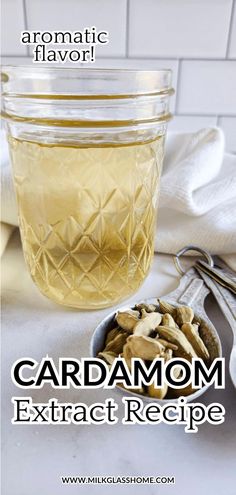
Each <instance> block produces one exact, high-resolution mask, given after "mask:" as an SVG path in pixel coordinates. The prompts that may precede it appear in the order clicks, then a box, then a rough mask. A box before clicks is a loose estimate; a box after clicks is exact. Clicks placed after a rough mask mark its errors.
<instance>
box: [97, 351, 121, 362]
mask: <svg viewBox="0 0 236 495" xmlns="http://www.w3.org/2000/svg"><path fill="white" fill-rule="evenodd" d="M98 357H99V358H100V359H103V360H104V361H106V363H107V364H109V365H112V363H113V361H114V359H116V358H117V355H116V354H115V353H114V352H105V351H103V352H99V353H98Z"/></svg>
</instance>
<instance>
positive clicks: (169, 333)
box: [157, 326, 197, 361]
mask: <svg viewBox="0 0 236 495" xmlns="http://www.w3.org/2000/svg"><path fill="white" fill-rule="evenodd" d="M157 331H158V333H159V335H160V336H161V338H164V339H165V340H168V342H171V343H172V344H175V345H177V347H178V349H177V350H175V351H174V355H175V356H177V357H183V358H185V359H188V360H189V361H191V360H192V358H193V357H197V354H196V352H195V351H194V349H193V347H192V345H191V344H190V342H189V341H188V339H187V338H186V337H185V335H184V334H183V333H182V332H180V331H179V330H177V329H176V328H170V327H163V326H159V327H158V329H157Z"/></svg>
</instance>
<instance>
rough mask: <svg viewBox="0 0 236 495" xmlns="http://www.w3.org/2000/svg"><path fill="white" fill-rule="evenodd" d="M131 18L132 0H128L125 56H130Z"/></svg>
mask: <svg viewBox="0 0 236 495" xmlns="http://www.w3.org/2000/svg"><path fill="white" fill-rule="evenodd" d="M129 18H130V0H126V29H125V31H126V33H125V34H126V39H125V58H129Z"/></svg>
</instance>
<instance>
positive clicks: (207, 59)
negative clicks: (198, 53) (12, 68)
mask: <svg viewBox="0 0 236 495" xmlns="http://www.w3.org/2000/svg"><path fill="white" fill-rule="evenodd" d="M27 56H28V57H30V56H31V55H30V54H29V55H19V54H15V55H14V54H11V55H4V53H3V54H2V57H5V58H7V57H9V58H11V57H15V58H20V57H27ZM96 58H97V59H99V60H107V59H110V60H111V61H112V60H126V59H127V60H130V61H132V60H145V61H147V60H148V61H149V62H158V61H159V60H166V61H170V62H180V61H181V62H236V58H235V57H234V58H230V59H225V58H176V57H143V56H141V57H135V56H132V57H128V58H127V57H126V55H124V56H122V55H108V56H103V57H100V56H98V57H96Z"/></svg>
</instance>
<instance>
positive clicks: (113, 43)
mask: <svg viewBox="0 0 236 495" xmlns="http://www.w3.org/2000/svg"><path fill="white" fill-rule="evenodd" d="M26 1H27V18H28V27H29V29H30V30H34V31H39V30H44V31H48V30H57V31H60V30H65V31H68V30H70V31H82V30H83V29H84V28H85V27H92V26H95V27H96V28H97V29H98V30H106V31H109V34H110V41H109V43H108V44H107V45H105V44H104V45H102V46H98V47H97V48H96V55H98V56H124V55H125V47H126V0H119V1H118V2H117V1H116V0H99V2H98V1H97V0H79V1H78V0H69V1H65V0H47V2H46V1H45V2H42V1H41V0H34V1H32V0H26Z"/></svg>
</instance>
